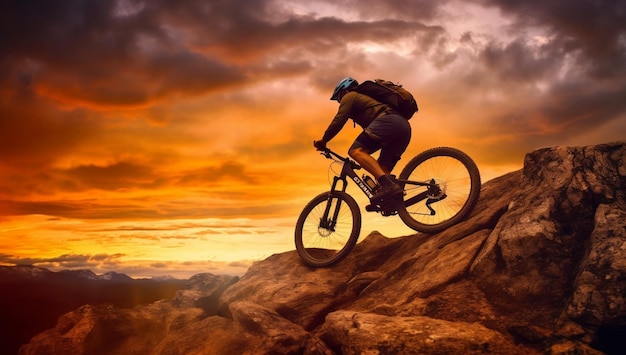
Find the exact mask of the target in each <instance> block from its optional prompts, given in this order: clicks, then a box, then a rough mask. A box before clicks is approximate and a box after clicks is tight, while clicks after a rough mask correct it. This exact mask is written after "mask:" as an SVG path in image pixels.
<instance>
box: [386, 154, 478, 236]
mask: <svg viewBox="0 0 626 355" xmlns="http://www.w3.org/2000/svg"><path fill="white" fill-rule="evenodd" d="M400 180H409V181H418V182H423V183H428V184H430V185H429V186H428V187H424V186H418V185H412V184H410V183H405V184H404V190H405V196H404V198H403V202H404V203H403V204H402V206H400V207H399V208H398V215H399V216H400V218H401V219H402V221H403V222H404V223H405V224H406V225H407V226H408V227H410V228H412V229H414V230H416V231H419V232H424V233H437V232H440V231H442V230H444V229H446V228H448V227H450V226H452V225H454V224H456V223H458V222H460V221H461V220H463V219H464V218H466V217H467V216H468V215H469V214H470V213H471V212H472V210H473V209H474V207H475V206H476V203H477V202H478V197H479V195H480V172H479V171H478V167H477V166H476V164H475V163H474V161H473V160H472V158H470V157H469V156H468V155H467V154H465V153H463V152H462V151H460V150H458V149H455V148H449V147H438V148H432V149H429V150H427V151H425V152H423V153H420V154H418V155H417V156H416V157H415V158H413V159H412V160H411V161H409V163H408V164H407V165H406V167H404V169H403V170H402V172H401V173H400ZM419 194H424V195H425V198H424V199H421V201H416V200H417V199H418V198H417V197H416V196H417V195H419Z"/></svg>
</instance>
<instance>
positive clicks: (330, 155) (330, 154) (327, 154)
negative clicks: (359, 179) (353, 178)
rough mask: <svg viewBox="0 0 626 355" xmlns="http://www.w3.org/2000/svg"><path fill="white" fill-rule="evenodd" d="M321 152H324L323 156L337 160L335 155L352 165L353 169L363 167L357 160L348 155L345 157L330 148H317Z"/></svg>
mask: <svg viewBox="0 0 626 355" xmlns="http://www.w3.org/2000/svg"><path fill="white" fill-rule="evenodd" d="M317 150H318V151H319V152H321V153H320V154H322V155H323V156H325V157H326V158H327V159H332V160H335V159H334V158H333V157H335V158H337V159H338V160H340V161H342V162H344V163H345V164H350V166H351V167H352V169H354V170H359V169H361V166H360V165H359V164H357V162H355V161H354V160H352V159H350V158H348V157H343V156H341V155H339V154H337V153H335V152H333V151H332V150H330V149H329V148H324V149H319V148H318V149H317Z"/></svg>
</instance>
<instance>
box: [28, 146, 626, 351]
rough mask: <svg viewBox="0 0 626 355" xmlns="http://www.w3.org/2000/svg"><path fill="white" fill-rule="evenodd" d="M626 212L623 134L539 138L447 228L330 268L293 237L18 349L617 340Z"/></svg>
mask: <svg viewBox="0 0 626 355" xmlns="http://www.w3.org/2000/svg"><path fill="white" fill-rule="evenodd" d="M625 220H626V142H619V143H611V144H604V145H597V146H589V147H574V148H565V147H557V148H547V149H540V150H537V151H534V152H532V153H529V154H528V155H527V156H526V161H525V164H524V168H523V169H522V170H520V171H516V172H512V173H509V174H507V175H504V176H502V177H500V178H497V179H494V180H491V181H489V182H487V183H485V184H484V185H483V187H482V191H481V199H480V201H479V204H478V205H477V207H476V209H475V210H474V211H473V213H472V215H471V216H470V218H468V219H467V220H465V221H463V222H461V223H459V224H457V225H455V226H453V227H451V228H449V229H447V230H446V231H444V232H441V233H438V234H435V235H426V234H416V235H412V236H407V237H400V238H393V239H389V238H385V237H384V236H382V235H381V234H379V233H377V232H374V233H371V234H370V235H369V236H367V238H365V239H364V240H363V241H362V242H361V243H360V244H358V245H357V247H356V248H355V250H354V251H353V252H352V254H351V255H349V256H348V258H346V259H345V260H344V261H342V262H341V263H339V264H338V265H336V266H334V267H331V268H324V269H310V268H307V267H305V266H303V264H301V263H300V261H299V259H298V256H297V254H296V252H295V251H293V252H287V253H283V254H277V255H273V256H271V257H269V258H267V259H266V260H264V261H261V262H258V263H256V264H255V265H253V266H252V267H251V268H250V269H249V271H248V272H247V273H246V274H245V275H244V276H243V277H242V278H241V279H238V278H229V277H222V276H214V275H210V274H202V275H197V276H195V277H194V278H192V279H191V280H190V286H189V288H188V289H187V290H185V291H180V292H179V294H178V295H177V297H176V298H174V299H172V300H163V301H160V302H156V303H154V304H150V305H146V306H141V307H137V308H135V309H131V310H124V309H116V308H113V307H107V306H99V307H92V306H84V307H82V308H80V309H79V310H77V311H75V312H71V313H68V314H66V315H64V316H63V317H61V318H60V320H59V322H58V324H57V326H56V327H55V328H53V329H50V330H48V331H46V332H44V333H41V334H39V335H37V336H36V337H34V338H33V339H32V341H31V342H30V343H29V344H27V345H25V346H23V347H22V348H21V350H20V353H21V354H44V353H45V354H61V353H63V354H67V353H73V354H80V353H112V354H129V353H146V354H148V353H151V354H235V353H237V354H257V353H274V354H289V353H292V354H301V353H305V354H363V353H367V354H391V353H402V354H449V353H459V354H483V353H493V354H529V353H530V354H532V353H552V354H602V353H618V351H619V349H620V347H621V346H623V344H624V343H623V339H624V336H626V331H625V329H626V301H625V297H626V222H625ZM390 223H401V222H399V221H397V220H393V219H390ZM621 350H623V349H621Z"/></svg>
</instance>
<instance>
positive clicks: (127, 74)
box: [0, 0, 626, 278]
mask: <svg viewBox="0 0 626 355" xmlns="http://www.w3.org/2000/svg"><path fill="white" fill-rule="evenodd" d="M346 76H352V77H354V78H355V79H357V80H359V81H363V80H367V79H375V78H383V79H386V80H391V81H394V82H398V83H400V84H402V85H403V86H404V87H405V88H407V89H408V90H409V91H411V92H412V93H413V94H414V95H415V97H416V99H417V102H418V105H419V107H420V110H419V112H418V113H417V114H416V115H415V116H414V117H413V118H412V119H411V121H410V122H411V126H412V129H413V138H412V141H411V145H410V146H409V148H408V149H407V152H406V153H405V155H404V156H403V160H401V161H400V163H399V164H398V167H397V168H396V172H398V173H399V171H400V170H401V168H402V167H403V166H404V163H406V162H407V161H408V160H409V159H410V157H412V156H414V155H415V154H417V153H419V152H421V151H423V150H425V149H428V148H431V147H434V146H453V147H456V148H459V149H461V150H463V151H465V152H466V153H468V154H469V155H470V156H472V157H473V158H474V160H475V161H476V163H477V164H478V166H479V168H480V170H481V174H482V178H483V181H487V180H489V179H492V178H494V177H497V176H500V175H503V174H505V173H507V172H510V171H513V170H517V169H520V168H521V167H522V166H523V161H524V156H525V154H526V153H528V152H531V151H533V150H535V149H538V148H542V147H550V146H559V145H567V146H584V145H592V144H600V143H606V142H612V141H617V140H625V139H626V133H625V132H626V2H625V1H614V0H605V1H602V0H596V1H591V0H590V1H583V0H551V1H536V0H528V1H516V0H467V1H460V0H391V1H378V0H359V1H357V0H346V1H337V0H335V1H326V0H307V1H298V0H292V1H282V0H281V1H265V0H210V1H206V0H150V1H134V0H117V1H115V0H89V1H87V0H64V1H41V0H39V1H37V0H7V1H3V2H2V3H1V4H0V264H4V265H21V264H29V265H36V266H40V267H46V268H50V269H52V270H58V269H69V268H75V269H76V268H78V269H91V270H93V271H94V272H96V273H104V272H107V271H116V272H124V273H127V274H129V275H131V276H133V277H151V276H165V275H170V276H174V277H180V278H186V277H190V276H192V275H193V274H196V273H199V272H212V273H215V274H233V275H235V274H236V275H241V274H243V273H245V271H246V269H247V268H248V267H249V266H250V265H251V264H252V263H253V262H255V261H258V260H262V259H264V258H266V257H268V256H270V255H272V254H274V253H280V252H285V251H289V250H294V244H293V228H294V225H295V221H296V219H297V217H298V215H299V213H300V211H301V210H302V208H303V207H304V205H305V204H306V203H307V202H308V201H309V200H310V199H312V198H313V197H314V196H315V195H317V194H318V193H321V192H323V191H325V190H327V189H328V188H329V179H331V178H332V172H333V169H334V170H335V171H336V167H334V168H330V169H329V165H330V161H328V160H326V159H324V158H323V157H322V156H320V155H319V153H318V152H316V151H315V150H314V148H313V147H312V142H313V140H314V139H319V138H321V136H322V134H323V132H324V130H325V129H326V127H327V125H328V123H329V122H330V120H331V119H332V117H333V116H334V114H335V112H336V110H337V103H336V102H334V101H330V100H329V98H330V96H331V93H332V91H333V89H334V87H335V85H336V83H337V82H338V81H339V80H340V79H342V78H344V77H346ZM359 133H360V131H359V129H358V126H357V128H355V127H353V125H352V124H351V123H348V124H346V126H345V127H344V129H343V131H342V132H341V133H340V134H339V135H338V136H337V137H336V138H335V139H334V140H333V141H331V142H330V143H329V147H331V148H333V149H334V150H337V151H339V152H346V151H347V148H348V147H349V146H350V144H351V142H352V141H353V139H354V138H355V137H356V136H357V135H358V134H359ZM350 189H351V188H349V190H348V191H349V192H354V193H355V197H357V196H358V197H357V201H358V202H359V204H361V205H362V206H364V205H365V202H366V201H365V198H364V197H363V196H362V195H360V193H359V192H358V191H356V190H354V189H352V190H350ZM357 194H358V195H357ZM363 213H364V216H363V219H364V222H363V230H362V235H361V239H363V238H364V237H365V236H366V235H367V234H369V233H370V232H371V231H374V230H378V231H380V232H381V233H383V234H384V235H386V236H388V237H399V236H404V235H410V234H411V233H412V231H411V230H410V229H408V228H406V227H404V226H403V225H402V222H401V221H400V219H399V218H397V217H388V218H383V217H380V216H377V215H375V214H365V212H363Z"/></svg>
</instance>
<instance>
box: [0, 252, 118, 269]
mask: <svg viewBox="0 0 626 355" xmlns="http://www.w3.org/2000/svg"><path fill="white" fill-rule="evenodd" d="M123 257H124V254H120V253H117V254H95V255H87V254H63V255H59V256H56V257H50V258H24V257H17V256H14V255H10V254H4V253H2V254H0V263H3V264H12V265H37V266H41V267H57V268H92V267H98V266H101V265H104V264H107V265H115V264H117V263H119V262H120V259H121V258H123Z"/></svg>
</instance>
